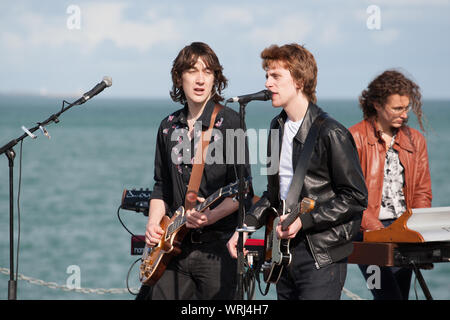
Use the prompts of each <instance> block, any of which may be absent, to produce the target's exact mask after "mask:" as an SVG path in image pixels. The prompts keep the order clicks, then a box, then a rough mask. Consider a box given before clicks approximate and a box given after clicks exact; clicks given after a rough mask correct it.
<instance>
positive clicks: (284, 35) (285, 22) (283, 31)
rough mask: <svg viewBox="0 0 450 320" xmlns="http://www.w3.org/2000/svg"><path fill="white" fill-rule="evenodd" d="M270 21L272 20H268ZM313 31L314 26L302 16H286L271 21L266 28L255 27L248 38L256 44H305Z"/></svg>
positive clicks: (248, 34) (249, 32)
mask: <svg viewBox="0 0 450 320" xmlns="http://www.w3.org/2000/svg"><path fill="white" fill-rule="evenodd" d="M268 21H270V20H268ZM311 31H312V24H311V23H310V21H308V19H307V18H305V17H302V16H300V15H292V16H285V17H283V18H281V19H279V20H276V21H271V23H270V24H269V25H267V24H266V25H265V26H264V27H256V26H255V27H253V28H252V29H250V30H249V31H248V33H247V37H248V38H249V40H251V41H252V42H256V43H261V42H263V43H265V44H268V43H278V44H284V43H288V42H297V43H304V42H305V40H306V39H307V38H308V36H309V35H310V33H311Z"/></svg>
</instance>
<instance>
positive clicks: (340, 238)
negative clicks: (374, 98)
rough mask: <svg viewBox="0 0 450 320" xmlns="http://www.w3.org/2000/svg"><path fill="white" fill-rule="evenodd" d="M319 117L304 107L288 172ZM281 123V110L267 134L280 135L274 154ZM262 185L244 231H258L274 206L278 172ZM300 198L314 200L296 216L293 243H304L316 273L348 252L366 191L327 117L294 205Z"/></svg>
mask: <svg viewBox="0 0 450 320" xmlns="http://www.w3.org/2000/svg"><path fill="white" fill-rule="evenodd" d="M322 112H323V111H322V109H320V108H319V107H318V106H316V105H315V104H313V103H311V102H310V103H309V106H308V110H307V112H306V115H305V117H304V119H303V123H302V125H301V127H300V129H299V131H298V132H297V135H296V136H295V137H294V141H293V155H292V157H293V168H295V167H296V165H297V160H298V158H299V155H300V153H301V151H302V148H303V144H304V143H305V140H306V136H307V134H308V131H309V129H310V127H311V125H312V123H313V122H314V120H315V119H316V117H317V116H318V115H319V114H320V113H322ZM286 118H287V115H286V113H285V112H284V110H283V111H282V112H281V113H280V114H279V115H278V116H277V117H275V118H274V119H273V120H272V122H271V125H270V128H271V129H278V130H280V131H279V133H280V134H279V138H280V141H279V152H281V142H282V137H283V128H284V122H285V120H286ZM268 141H269V145H268V151H267V154H268V159H271V158H270V153H271V146H270V141H271V138H270V137H269V139H268ZM267 179H268V184H267V191H265V192H264V193H263V195H262V197H261V199H260V200H259V201H258V202H257V203H256V204H255V205H253V207H252V208H251V209H250V210H249V212H248V213H247V215H246V217H245V224H247V225H248V226H255V227H256V228H260V227H262V226H263V225H265V222H266V217H267V214H268V212H269V211H271V210H266V209H267V208H268V207H274V208H278V207H279V205H280V198H279V186H280V183H279V175H278V171H277V172H276V173H275V174H272V175H268V176H267ZM304 197H309V198H311V199H314V200H315V202H316V205H315V208H314V209H313V210H312V211H311V212H309V213H304V214H302V215H301V216H300V220H301V222H302V229H301V230H300V232H298V234H297V236H296V238H299V237H305V238H306V240H307V243H308V245H309V248H310V250H311V252H312V254H313V257H314V260H315V261H316V268H320V267H324V266H326V265H329V264H331V263H333V262H336V261H339V260H341V259H343V258H346V257H347V256H349V255H350V254H351V252H352V250H353V244H352V239H353V238H354V237H355V236H356V234H357V233H358V231H359V227H360V224H361V218H362V213H363V211H364V210H365V209H366V207H367V188H366V184H365V181H364V176H363V174H362V170H361V166H360V163H359V158H358V153H357V151H356V147H355V142H354V140H353V137H352V135H351V134H350V132H349V131H348V130H347V129H346V128H345V127H344V126H343V125H342V124H340V123H339V122H337V121H336V120H334V119H332V118H331V117H329V116H328V117H326V120H325V121H324V122H323V124H322V126H321V128H320V133H319V136H318V139H317V141H316V145H315V146H314V151H313V153H312V155H311V160H310V163H309V168H308V170H307V172H306V176H305V181H304V184H303V188H302V192H301V194H300V198H299V201H300V200H301V199H302V198H304ZM292 243H295V241H291V245H292Z"/></svg>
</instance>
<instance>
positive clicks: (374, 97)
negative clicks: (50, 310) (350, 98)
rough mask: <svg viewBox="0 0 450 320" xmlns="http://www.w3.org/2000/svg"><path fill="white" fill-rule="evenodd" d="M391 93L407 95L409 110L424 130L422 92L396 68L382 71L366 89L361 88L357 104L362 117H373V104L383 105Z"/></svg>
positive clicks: (374, 113) (374, 111) (375, 113)
mask: <svg viewBox="0 0 450 320" xmlns="http://www.w3.org/2000/svg"><path fill="white" fill-rule="evenodd" d="M393 94H398V95H401V96H407V97H409V100H410V107H411V110H412V111H413V112H414V113H415V115H416V116H417V120H418V123H419V126H420V129H421V130H422V131H423V132H425V129H424V126H423V123H422V117H423V112H422V100H421V99H422V94H421V93H420V88H419V86H418V85H417V84H416V83H414V81H412V80H410V79H408V78H407V77H405V76H404V75H403V74H402V73H401V72H399V71H397V70H387V71H384V72H383V73H382V74H380V75H379V76H377V77H376V78H375V79H374V80H373V81H372V82H371V83H370V84H369V86H368V87H367V89H365V90H363V92H362V93H361V96H360V97H359V106H360V108H361V110H362V112H363V114H364V119H370V118H372V117H375V116H376V115H377V111H376V109H375V107H374V104H375V103H376V104H378V105H380V106H383V107H384V106H385V105H386V102H387V99H388V97H389V96H391V95H393Z"/></svg>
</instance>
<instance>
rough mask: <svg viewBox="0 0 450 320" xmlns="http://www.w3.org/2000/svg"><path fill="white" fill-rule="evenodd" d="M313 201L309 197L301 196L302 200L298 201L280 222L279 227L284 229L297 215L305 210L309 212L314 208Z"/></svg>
mask: <svg viewBox="0 0 450 320" xmlns="http://www.w3.org/2000/svg"><path fill="white" fill-rule="evenodd" d="M314 205H315V202H314V200H312V199H310V198H303V199H302V202H300V203H298V204H297V205H296V206H295V207H294V208H293V209H292V211H291V212H290V213H289V214H288V216H287V217H286V219H284V220H283V222H282V223H281V228H282V229H283V230H286V229H287V228H288V227H289V226H290V225H291V224H292V223H293V222H294V221H295V219H297V218H298V216H299V215H301V214H302V213H305V212H309V211H311V210H312V209H314Z"/></svg>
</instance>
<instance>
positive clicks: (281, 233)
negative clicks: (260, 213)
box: [276, 215, 302, 239]
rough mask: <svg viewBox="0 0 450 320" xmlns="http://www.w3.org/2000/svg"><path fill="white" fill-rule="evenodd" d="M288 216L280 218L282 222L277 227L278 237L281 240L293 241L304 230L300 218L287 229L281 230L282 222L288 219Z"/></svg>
mask: <svg viewBox="0 0 450 320" xmlns="http://www.w3.org/2000/svg"><path fill="white" fill-rule="evenodd" d="M286 217H287V215H281V216H280V222H279V223H278V225H277V227H276V228H277V236H278V238H280V239H293V238H295V236H296V235H297V233H298V232H299V231H300V229H301V228H302V222H301V221H300V218H297V219H295V221H294V222H293V223H292V224H291V225H290V226H289V227H288V228H287V229H286V230H282V228H281V222H283V221H284V219H286Z"/></svg>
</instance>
